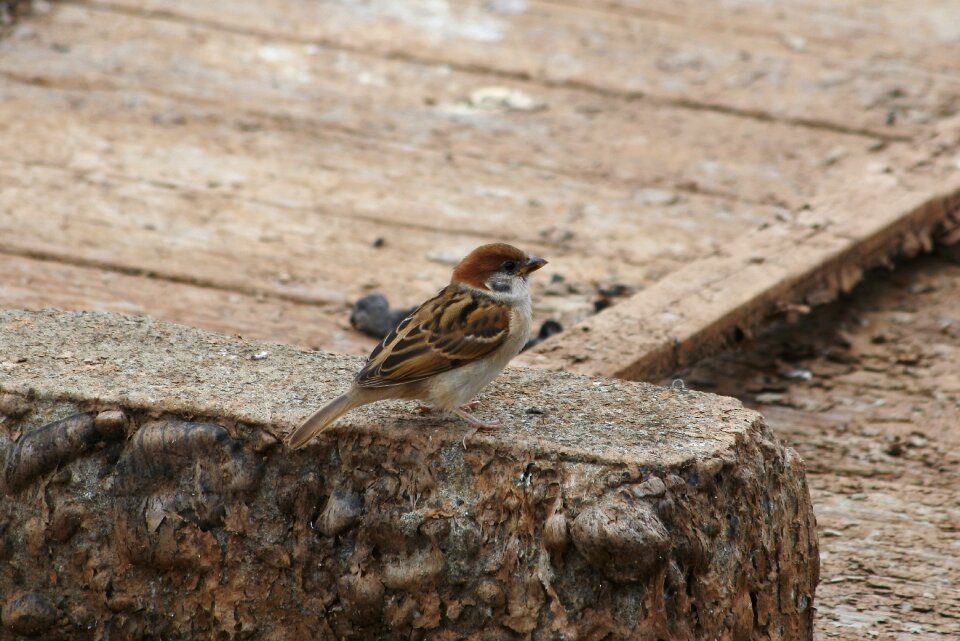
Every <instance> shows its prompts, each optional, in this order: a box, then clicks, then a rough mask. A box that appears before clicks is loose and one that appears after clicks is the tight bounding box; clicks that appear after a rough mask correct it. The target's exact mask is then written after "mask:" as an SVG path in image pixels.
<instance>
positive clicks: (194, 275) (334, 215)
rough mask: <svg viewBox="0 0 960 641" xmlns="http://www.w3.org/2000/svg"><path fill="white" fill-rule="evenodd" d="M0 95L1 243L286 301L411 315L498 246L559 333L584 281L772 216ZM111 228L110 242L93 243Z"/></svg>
mask: <svg viewBox="0 0 960 641" xmlns="http://www.w3.org/2000/svg"><path fill="white" fill-rule="evenodd" d="M0 95H2V96H3V98H4V99H3V100H2V101H0V132H2V135H3V137H4V140H5V141H7V142H8V146H7V147H6V148H5V150H0V158H3V157H6V159H7V160H8V162H7V164H6V165H5V169H4V170H0V173H8V174H9V175H10V176H11V179H10V181H9V183H8V184H6V185H5V186H6V189H5V190H4V194H2V195H0V200H2V201H4V204H5V209H4V210H3V211H4V212H5V213H6V214H7V216H6V218H5V220H4V221H0V224H3V223H5V225H4V228H5V230H6V231H7V232H8V233H6V234H5V236H4V238H3V243H4V245H5V246H6V247H8V248H10V249H11V250H15V251H21V252H23V251H26V252H33V253H37V254H40V255H43V256H47V257H54V256H55V257H59V258H61V259H64V260H68V261H79V262H81V263H83V264H93V265H102V266H105V267H109V268H111V269H121V270H132V271H138V272H148V273H155V274H158V275H159V276H161V277H163V278H167V279H174V280H179V281H185V282H199V283H204V284H207V285H211V286H216V287H226V288H229V289H234V290H236V288H241V289H240V290H239V291H244V292H252V293H270V294H273V293H276V294H278V295H280V296H281V297H285V298H288V299H293V300H298V301H307V302H335V303H340V304H342V303H343V302H344V301H348V300H353V299H355V298H356V297H357V296H359V295H361V294H363V293H365V292H366V291H369V290H371V289H383V290H386V291H387V292H388V293H391V298H394V299H395V300H394V302H395V303H397V304H403V305H409V304H413V303H416V302H419V301H420V300H422V299H423V298H425V297H426V296H429V295H430V294H431V293H433V291H435V289H436V288H437V287H439V286H440V285H441V284H442V283H443V282H444V280H445V279H446V278H448V276H449V272H448V269H449V265H448V262H449V260H452V259H455V258H457V257H458V256H459V255H462V254H463V253H466V252H467V251H469V249H471V248H472V247H473V246H475V245H477V244H480V243H482V242H485V241H486V240H493V239H500V240H508V241H513V242H516V243H518V244H521V245H523V246H525V247H530V248H536V250H537V251H540V252H542V253H543V254H544V255H546V256H547V257H548V258H549V259H550V260H551V268H550V270H551V274H552V275H558V276H563V277H564V278H565V279H566V284H565V285H564V286H563V287H560V288H556V287H555V288H553V289H550V290H549V291H550V292H552V293H555V294H557V295H551V296H546V295H545V293H546V292H545V288H544V285H545V284H546V283H547V282H548V279H547V278H544V279H538V281H537V282H536V287H537V288H538V289H537V290H536V291H537V294H538V296H537V298H538V303H539V305H540V308H539V309H540V310H541V311H542V313H543V314H544V315H549V316H554V317H556V318H558V319H559V320H561V322H563V323H565V324H572V323H574V322H576V321H578V320H580V319H581V318H582V317H583V316H585V315H586V314H588V313H589V312H590V311H591V310H592V305H593V298H594V289H595V283H598V282H599V283H609V282H618V283H623V284H626V285H628V286H630V287H640V286H643V285H645V284H647V283H649V282H652V281H653V280H655V279H656V278H658V277H660V276H661V275H663V274H664V273H668V272H669V271H671V270H672V269H675V268H676V267H678V266H679V265H681V264H683V263H684V262H686V261H689V260H692V259H694V258H696V257H698V256H702V255H705V254H708V253H710V252H712V251H714V250H715V248H716V247H717V246H718V245H722V244H724V243H726V242H729V240H730V239H732V238H734V237H735V236H737V235H738V234H740V233H743V232H744V231H745V230H748V229H750V228H753V227H755V226H757V225H759V224H762V223H764V222H766V221H771V220H774V215H775V214H777V213H778V210H777V209H775V208H764V207H758V206H753V205H748V204H744V203H731V202H730V201H727V200H725V199H718V198H711V197H705V196H697V195H693V194H676V193H670V192H667V193H666V194H664V193H662V192H653V196H656V198H653V197H652V196H651V198H652V200H651V201H650V202H643V199H641V198H639V197H637V196H636V194H635V193H634V192H633V191H632V190H623V189H618V188H615V187H604V186H603V185H596V184H593V183H585V182H583V181H577V180H574V179H572V178H569V177H558V176H555V175H552V174H547V175H543V174H542V173H540V172H537V171H533V170H530V169H525V168H515V169H511V168H508V167H504V166H502V165H498V164H496V163H492V164H487V163H482V162H479V161H476V162H471V163H466V162H461V163H453V164H451V163H448V162H447V161H446V160H445V159H444V158H443V157H442V156H439V155H437V154H429V153H421V152H418V151H417V150H411V149H406V148H398V149H396V150H395V158H396V162H394V163H390V164H386V165H385V164H384V163H383V150H382V148H380V147H378V146H376V145H367V144H363V142H362V141H357V140H356V139H354V138H351V137H349V136H344V135H341V134H337V133H335V132H332V133H331V132H327V131H320V132H316V131H313V130H311V129H309V128H306V129H303V128H293V129H291V130H279V131H271V132H270V134H269V135H265V134H259V133H251V132H250V131H247V130H245V127H247V126H249V124H250V121H249V120H248V119H246V117H244V116H238V117H236V119H234V118H232V117H229V116H224V115H223V113H221V112H216V111H211V110H208V109H203V108H196V109H192V110H188V109H185V108H184V107H183V106H182V105H180V104H178V103H176V102H172V101H167V100H164V99H161V98H153V97H151V96H143V95H142V94H139V93H136V92H131V93H124V92H109V91H107V92H103V91H90V90H74V91H67V90H52V89H47V88H38V87H31V86H25V85H20V84H17V83H8V84H7V85H6V86H3V87H0ZM131 102H135V103H136V105H137V108H136V109H129V108H128V107H127V105H128V104H130V103H131ZM24 114H29V117H24ZM171 118H173V122H171V120H170V119H171ZM178 123H179V124H178ZM307 141H309V142H307ZM305 143H306V144H305ZM17 185H19V187H18V186H17ZM44 190H49V191H50V193H49V194H47V193H45V191H44ZM664 195H665V196H666V197H667V201H662V197H663V196H664ZM658 198H660V199H661V200H657V199H658ZM81 204H82V206H81ZM117 210H119V213H118V211H117ZM38 212H39V214H40V216H39V217H38V215H37V214H38ZM328 220H334V221H335V222H334V223H330V224H328V222H327V221H328ZM114 223H116V224H117V225H119V227H118V231H117V234H118V236H117V238H118V239H122V240H120V241H118V242H117V243H111V242H110V241H109V239H108V238H105V237H103V235H102V234H101V233H100V232H99V230H100V229H103V228H109V227H110V225H112V224H114ZM51 225H64V226H66V227H67V229H68V231H67V232H60V233H51ZM85 225H93V227H84V226H85ZM81 228H84V229H87V231H80V230H81ZM73 234H79V236H76V237H75V236H73ZM64 238H68V239H69V240H70V241H71V242H64V241H63V239H64ZM241 238H242V240H241ZM377 238H383V239H384V240H385V243H384V245H383V246H382V247H380V248H379V249H378V248H374V247H373V246H372V243H373V241H374V240H376V239H377ZM112 244H120V245H122V247H121V248H120V249H115V248H112V247H111V245H112ZM330 244H333V245H334V246H332V247H330V246H328V245H330ZM231 247H236V250H234V251H231V250H230V248H231ZM597 248H602V251H600V252H598V251H597ZM311 252H312V254H311ZM295 253H299V256H297V255H295ZM195 254H199V255H200V258H194V257H193V256H194V255H195ZM340 256H347V257H348V258H345V259H343V260H341V259H340V258H339V257H340ZM332 257H337V258H336V259H335V260H331V258H332ZM438 260H439V262H437V261H438ZM371 265H373V266H374V269H372V270H371ZM383 265H392V266H394V267H393V268H390V269H381V268H380V266H383ZM397 265H403V266H404V267H403V268H402V269H399V270H398V269H397V268H396V266H397ZM264 266H268V267H266V268H264ZM385 275H386V276H388V278H386V277H385ZM161 311H162V310H161ZM277 338H278V339H281V338H282V337H277ZM333 347H334V346H330V347H329V349H333Z"/></svg>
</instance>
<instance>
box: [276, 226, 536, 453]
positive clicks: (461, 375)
mask: <svg viewBox="0 0 960 641" xmlns="http://www.w3.org/2000/svg"><path fill="white" fill-rule="evenodd" d="M546 264H547V261H545V260H543V259H542V258H538V257H537V256H533V255H528V254H526V253H525V252H522V251H520V250H519V249H517V248H516V247H513V246H512V245H507V244H505V243H493V244H490V245H483V246H481V247H477V248H476V249H474V250H473V251H472V252H470V254H468V255H467V256H466V257H465V258H464V259H463V260H461V261H460V262H459V263H458V264H457V266H456V267H455V268H454V269H453V276H452V278H451V279H450V284H449V285H447V286H446V287H444V288H443V289H442V290H440V293H438V294H437V295H436V296H434V297H433V298H431V299H430V300H428V301H426V302H425V303H423V304H422V305H420V306H419V307H417V308H416V309H415V310H414V311H413V312H411V313H410V315H409V316H407V317H406V318H404V319H403V320H402V321H401V322H400V324H399V325H397V327H396V329H394V330H393V331H392V332H390V333H389V334H388V335H387V337H386V338H384V339H383V341H381V343H380V344H379V345H377V346H376V347H375V348H374V350H373V352H371V353H370V356H369V358H368V359H367V362H366V364H365V365H364V366H363V369H361V370H360V373H359V374H357V376H356V378H355V379H354V381H353V384H352V385H351V386H350V389H349V390H347V391H346V392H345V393H344V394H342V395H340V396H338V397H337V398H335V399H333V400H332V401H331V402H330V403H329V404H327V405H326V406H325V407H323V408H321V409H319V410H317V411H316V412H315V413H314V414H313V415H312V416H310V418H308V419H307V420H306V421H304V423H303V425H301V426H300V427H298V428H297V429H296V430H294V432H293V433H292V434H291V435H290V436H289V437H288V438H287V445H289V446H290V447H292V448H299V447H303V446H304V445H306V444H307V443H308V442H309V441H310V440H311V439H312V438H313V437H315V436H316V435H317V434H319V433H320V432H322V431H324V430H325V429H327V428H328V427H329V426H330V425H331V424H332V423H333V422H334V421H335V420H337V419H338V418H340V417H341V416H343V415H344V414H345V413H347V412H349V411H350V410H352V409H354V408H356V407H359V406H361V405H366V404H367V403H374V402H376V401H382V400H387V399H415V400H419V401H423V402H426V403H429V404H430V405H432V406H433V408H434V409H436V410H439V411H441V412H449V413H453V414H456V415H457V416H459V417H461V418H463V419H464V420H466V421H467V422H468V423H470V425H471V426H472V428H473V430H472V431H471V432H470V434H473V433H474V432H476V431H477V430H490V429H494V428H496V427H498V425H497V423H486V422H483V421H481V420H479V419H477V418H476V417H474V416H472V415H471V414H470V413H469V412H467V411H466V409H465V408H464V404H465V403H467V402H468V401H470V400H471V399H472V398H473V397H474V396H476V394H477V392H479V391H480V390H481V389H483V387H485V386H486V385H487V384H488V383H489V382H490V381H492V380H493V379H494V378H496V377H497V375H498V374H499V373H500V372H501V371H503V368H504V367H506V366H507V363H509V362H510V359H512V358H513V357H514V356H516V355H517V354H518V353H520V350H521V349H522V348H523V346H524V345H525V344H526V342H527V339H528V338H529V337H530V327H531V322H532V316H533V310H532V303H531V299H530V289H529V286H528V277H529V276H530V274H531V273H533V272H535V271H536V270H538V269H540V268H541V267H543V266H544V265H546ZM468 436H469V435H468Z"/></svg>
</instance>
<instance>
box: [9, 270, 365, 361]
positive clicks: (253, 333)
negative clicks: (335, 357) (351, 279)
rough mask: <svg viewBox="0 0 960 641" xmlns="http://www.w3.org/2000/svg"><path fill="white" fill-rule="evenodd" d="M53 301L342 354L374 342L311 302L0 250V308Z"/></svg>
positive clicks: (359, 350)
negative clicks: (150, 316)
mask: <svg viewBox="0 0 960 641" xmlns="http://www.w3.org/2000/svg"><path fill="white" fill-rule="evenodd" d="M51 301H56V303H57V307H59V308H60V309H67V310H93V311H100V312H118V313H122V314H137V315H147V314H151V313H155V310H157V309H163V311H164V316H165V317H166V319H167V320H170V321H173V322H176V323H181V324H183V325H190V326H192V327H199V328H212V329H215V330H216V331H220V332H226V333H229V334H234V335H238V336H243V337H245V338H260V339H269V340H274V341H277V340H282V341H283V342H284V343H289V344H292V345H299V346H302V347H312V348H317V347H320V346H322V347H324V348H325V349H331V348H333V349H335V350H336V351H337V352H338V353H341V354H353V355H357V356H361V355H362V356H366V354H368V353H369V351H370V350H371V349H372V348H373V345H374V343H375V342H376V341H375V340H374V339H372V338H368V337H366V336H363V335H362V334H360V333H358V332H356V331H354V330H353V329H352V328H351V327H350V325H349V323H347V322H346V320H342V321H341V322H339V323H337V322H334V321H332V320H331V314H324V313H321V312H320V311H319V310H318V308H317V306H316V305H308V304H304V303H298V302H295V301H290V300H285V299H280V298H276V297H272V296H264V295H259V296H255V295H249V294H243V293H239V292H233V291H228V290H224V289H221V288H216V287H200V286H197V285H190V284H186V283H178V282H172V281H170V280H164V279H159V278H150V277H147V276H136V275H131V274H124V273H120V272H117V271H111V270H105V269H97V268H95V267H84V266H79V265H69V264H65V263H63V262H62V261H59V260H38V259H34V258H28V257H25V256H15V255H10V254H3V253H0V309H39V308H43V307H47V306H49V305H50V303H51ZM338 311H340V312H341V313H342V318H344V319H346V314H345V313H343V310H338Z"/></svg>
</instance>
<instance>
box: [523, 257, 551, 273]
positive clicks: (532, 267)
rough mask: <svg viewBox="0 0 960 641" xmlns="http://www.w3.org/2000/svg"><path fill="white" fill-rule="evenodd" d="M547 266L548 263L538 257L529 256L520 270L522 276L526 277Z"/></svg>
mask: <svg viewBox="0 0 960 641" xmlns="http://www.w3.org/2000/svg"><path fill="white" fill-rule="evenodd" d="M546 264H547V261H545V260H544V259H542V258H540V257H538V256H529V257H527V262H525V263H524V264H523V267H521V268H520V275H521V276H526V275H527V274H530V273H532V272H535V271H537V270H538V269H540V268H541V267H543V266H544V265H546Z"/></svg>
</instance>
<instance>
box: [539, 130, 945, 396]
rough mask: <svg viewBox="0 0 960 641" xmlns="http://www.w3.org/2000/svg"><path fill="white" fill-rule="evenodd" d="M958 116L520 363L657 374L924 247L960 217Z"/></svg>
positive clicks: (635, 376)
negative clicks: (832, 193)
mask: <svg viewBox="0 0 960 641" xmlns="http://www.w3.org/2000/svg"><path fill="white" fill-rule="evenodd" d="M958 125H960V122H953V123H950V124H948V125H946V126H945V127H944V131H943V132H942V133H941V135H940V137H938V138H937V139H936V140H935V141H934V142H931V143H929V144H928V145H926V146H922V147H921V148H919V149H917V150H913V151H912V152H910V153H909V154H908V153H906V152H905V153H904V154H903V155H901V156H900V157H899V159H898V162H897V163H895V164H891V165H880V166H877V165H875V164H873V163H867V164H865V165H864V166H863V168H862V173H861V176H860V178H859V181H858V182H857V183H856V184H851V187H850V189H849V190H848V192H847V193H845V194H842V195H839V196H837V197H836V198H833V199H827V198H824V199H822V200H821V202H819V203H816V204H814V205H813V206H812V207H811V208H810V210H809V211H806V212H803V213H802V214H801V215H799V216H798V217H797V218H796V219H795V220H794V221H792V222H790V223H788V224H780V225H775V226H771V227H768V228H766V229H761V230H759V231H757V232H754V233H752V234H748V235H747V236H745V237H744V238H742V239H740V240H738V241H737V242H735V243H732V244H731V245H730V246H729V247H727V248H725V251H724V252H723V253H722V254H721V255H719V256H714V257H710V258H706V259H703V260H700V261H697V262H695V263H692V264H690V265H688V266H686V267H684V268H682V269H679V270H677V271H675V272H673V273H671V274H670V275H668V276H666V277H665V278H663V279H661V280H659V281H658V282H657V283H656V284H654V285H653V286H652V287H650V288H648V289H646V290H644V291H642V292H640V293H638V294H635V295H634V296H632V297H631V298H630V299H628V300H626V301H624V302H621V303H620V304H618V305H616V306H614V307H612V308H609V309H607V310H605V311H603V312H601V313H599V314H597V315H596V316H593V317H591V318H588V319H587V320H585V321H583V322H582V323H580V324H579V325H578V326H577V327H575V328H573V329H572V330H571V331H570V332H569V333H567V334H564V335H563V336H562V337H554V338H553V339H551V340H549V341H545V342H544V343H541V344H540V345H539V346H537V348H536V349H535V350H534V351H533V353H528V354H525V355H524V356H523V357H522V358H521V360H522V362H525V363H527V364H529V365H535V366H540V367H549V368H554V369H564V370H572V371H578V372H583V373H591V374H595V375H603V376H615V377H620V378H629V379H632V380H656V379H658V378H660V377H663V376H665V375H667V374H668V373H669V372H671V371H675V370H677V369H679V368H681V367H686V366H689V365H691V364H693V363H695V362H696V361H697V360H699V359H701V358H703V357H705V356H707V355H710V354H712V353H716V352H717V351H719V350H720V349H722V348H724V347H726V346H728V345H731V344H735V343H737V342H740V341H742V340H743V339H744V338H746V337H748V336H749V335H750V334H751V333H752V332H753V331H754V330H756V329H757V328H758V327H760V326H762V325H763V324H764V323H766V322H768V321H769V320H770V319H771V318H773V317H776V316H778V315H780V314H783V313H785V312H797V311H801V310H809V308H810V307H812V306H815V305H820V304H823V303H826V302H829V301H832V300H834V299H835V298H836V297H838V296H839V295H841V294H842V293H845V292H848V291H850V290H851V289H852V288H853V286H854V285H856V284H857V282H859V280H860V278H861V276H862V274H863V272H864V271H865V270H867V269H870V268H872V267H876V266H878V265H884V264H887V265H890V264H892V261H893V260H895V259H897V258H900V257H903V256H906V257H912V256H914V255H916V254H917V253H918V252H920V251H922V250H929V249H930V248H931V247H932V245H933V242H934V238H935V236H936V235H937V234H938V233H941V232H943V231H944V230H947V229H950V230H952V229H955V228H956V227H958V226H960V174H958V172H957V170H956V160H955V158H956V156H955V154H956V153H957V151H958V150H960V136H958V133H960V126H958ZM937 155H940V159H939V161H934V160H932V159H933V158H934V157H935V156H937Z"/></svg>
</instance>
